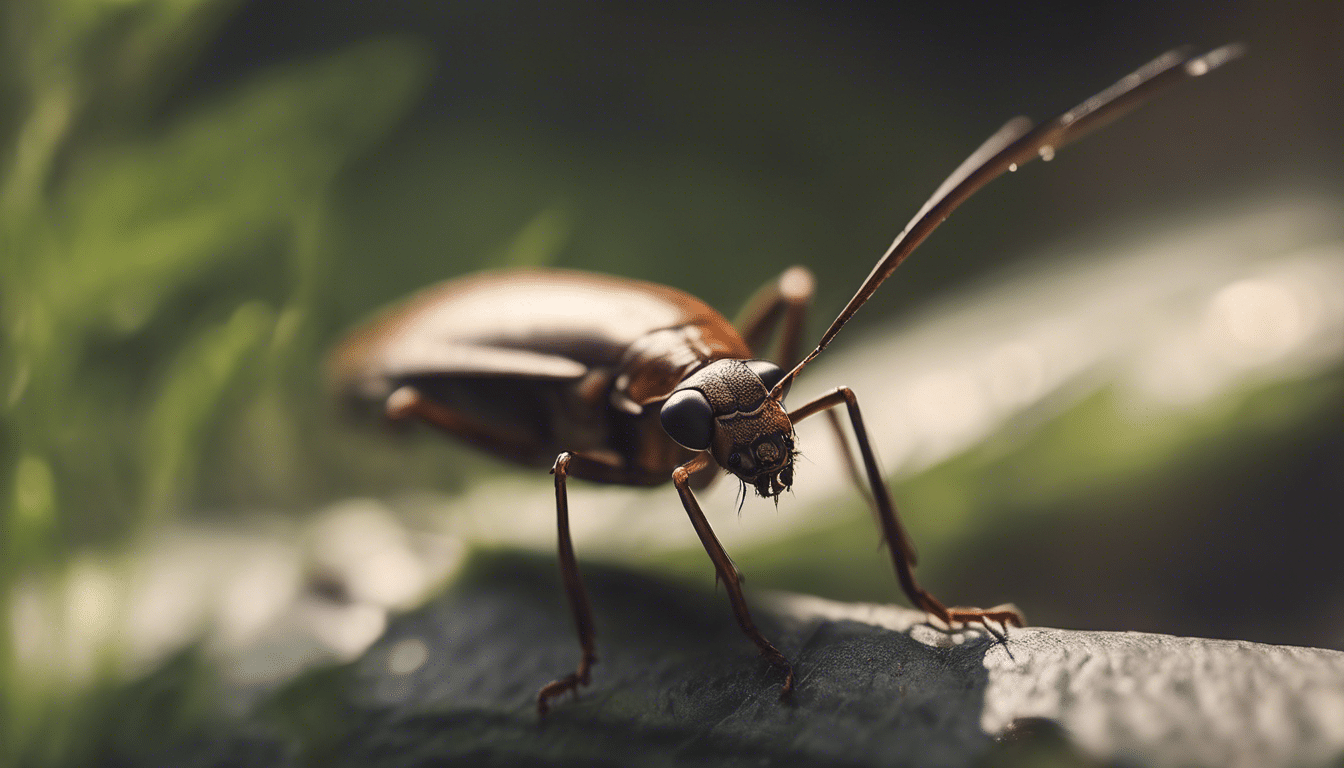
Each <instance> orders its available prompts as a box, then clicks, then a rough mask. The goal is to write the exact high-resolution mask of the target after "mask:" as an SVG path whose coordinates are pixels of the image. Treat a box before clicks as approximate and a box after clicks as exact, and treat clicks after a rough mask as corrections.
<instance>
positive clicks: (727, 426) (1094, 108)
mask: <svg viewBox="0 0 1344 768" xmlns="http://www.w3.org/2000/svg"><path fill="white" fill-rule="evenodd" d="M1240 52H1241V49H1240V47H1239V46H1235V45H1230V46H1224V47H1222V48H1218V49H1215V50H1213V51H1211V52H1209V53H1207V54H1204V55H1202V56H1192V55H1190V53H1189V52H1186V51H1180V50H1178V51H1171V52H1169V53H1166V54H1164V55H1162V56H1160V57H1158V58H1157V59H1154V60H1153V61H1151V62H1149V63H1148V64H1146V65H1144V66H1143V67H1141V68H1140V69H1138V70H1137V71H1135V72H1134V73H1133V74H1130V75H1129V76H1127V77H1125V78H1124V79H1122V80H1120V81H1119V82H1117V83H1116V84H1115V85H1113V86H1111V87H1110V88H1107V89H1106V90H1104V91H1102V92H1101V93H1098V94H1097V95H1095V96H1093V97H1092V98H1090V99H1088V100H1086V101H1084V102H1083V103H1082V104H1080V105H1078V106H1077V107H1075V108H1073V109H1071V110H1069V111H1068V112H1065V113H1063V114H1061V115H1059V116H1057V117H1055V118H1053V119H1051V120H1048V121H1046V122H1044V123H1042V124H1040V125H1039V126H1036V127H1034V128H1033V127H1032V126H1031V124H1030V122H1029V121H1028V120H1027V119H1026V118H1022V117H1018V118H1014V119H1013V120H1010V121H1008V122H1007V123H1006V124H1005V125H1004V126H1003V127H1002V128H1000V129H999V130H998V131H997V132H996V133H995V134H994V135H993V136H991V137H989V139H988V140H987V141H985V143H984V144H982V145H981V146H980V148H979V149H977V150H976V151H975V152H974V153H973V154H971V156H970V157H969V158H967V159H966V161H965V162H963V163H962V164H961V166H960V167H958V168H957V169H956V171H954V172H953V173H952V175H951V176H949V177H948V178H947V180H946V181H944V182H943V183H942V185H941V186H940V187H939V188H938V189H937V191H935V192H934V194H933V196H932V197H930V198H929V200H928V202H926V203H925V204H924V206H923V208H921V209H920V210H919V212H918V213H917V214H915V217H914V218H913V219H912V220H911V221H910V223H909V224H908V225H907V226H906V228H905V229H904V231H902V232H901V234H900V235H898V236H897V237H896V239H895V241H893V242H892V244H891V246H890V247H889V248H888V249H887V251H886V253H885V254H884V255H883V256H882V258H881V259H880V260H879V261H878V262H877V265H876V266H875V267H873V270H872V272H871V273H870V274H869V275H868V277H867V278H866V279H865V280H864V281H863V283H862V284H861V285H860V286H859V289H858V291H857V292H855V294H854V297H853V298H852V299H850V301H849V303H848V304H847V305H845V308H844V309H843V310H841V312H840V314H839V316H837V317H836V319H835V321H834V322H832V323H831V325H830V327H829V328H828V329H827V330H826V332H825V333H824V334H822V337H821V340H820V341H819V342H818V343H817V345H816V347H815V348H814V349H813V350H812V351H811V352H810V353H808V354H807V356H806V357H802V358H801V359H800V358H799V354H798V353H799V350H800V346H799V345H800V342H801V336H802V332H803V320H804V314H805V311H806V308H807V306H808V303H809V300H810V298H811V295H812V290H813V280H812V276H811V274H810V273H809V272H807V271H806V270H805V269H802V268H800V267H794V268H792V269H789V270H787V271H785V272H784V273H783V274H782V275H781V276H780V277H779V278H778V279H776V280H774V281H772V282H771V283H769V284H768V285H767V286H766V287H765V288H763V289H762V290H761V291H759V292H758V293H757V294H756V295H755V296H754V297H753V298H752V299H751V301H750V302H749V303H748V306H747V309H746V310H745V311H744V312H743V314H742V317H743V318H744V319H743V320H742V321H741V324H740V327H734V326H733V325H732V324H731V323H730V322H728V320H726V319H725V318H724V317H723V315H721V314H719V313H718V312H716V311H715V310H713V309H711V308H710V307H709V306H708V305H706V304H705V303H704V302H701V301H700V300H699V299H696V298H694V297H693V296H690V295H689V294H686V293H683V292H681V291H678V290H676V289H674V288H669V287H666V286H661V285H655V284H652V283H646V282H641V281H637V280H629V279H623V278H617V277H609V276H603V275H597V274H587V273H581V272H569V271H561V270H515V271H504V272H494V273H482V274H479V275H476V276H471V277H466V278H461V279H457V280H452V281H449V282H446V283H442V284H440V285H437V286H434V287H431V288H429V289H426V290H425V291H422V292H421V293H419V294H417V295H415V296H414V297H412V298H411V299H409V300H408V301H406V302H404V303H403V304H401V305H399V306H396V307H394V308H392V309H391V310H389V311H387V312H385V313H384V314H383V315H382V316H381V317H379V318H378V319H376V320H375V321H373V322H371V323H369V324H368V325H366V326H364V327H362V328H361V329H359V330H357V331H355V332H354V333H352V334H351V335H350V336H349V337H348V338H347V339H346V340H345V341H344V342H343V343H342V344H341V345H340V346H339V347H338V348H337V349H336V350H335V352H334V353H333V356H332V358H331V368H332V374H333V377H334V381H335V382H336V383H337V385H338V387H339V388H340V389H341V390H342V391H343V392H344V393H345V394H346V395H348V396H352V397H354V398H357V399H362V400H365V401H372V402H374V403H375V404H377V405H378V406H380V407H381V408H382V409H383V410H384V411H385V413H386V414H387V416H388V417H389V418H391V419H392V420H397V421H400V420H406V419H418V420H420V421H422V422H426V423H428V424H431V425H433V426H435V427H439V428H441V429H443V430H446V431H447V432H449V433H451V434H453V435H456V436H457V437H459V438H462V439H464V440H466V441H467V442H469V443H472V444H474V445H475V446H477V447H479V448H481V449H483V450H486V451H489V452H491V453H494V454H496V455H498V456H500V457H503V458H506V459H510V460H513V461H516V462H520V463H523V464H528V465H536V466H549V467H550V468H551V472H552V473H553V474H554V475H555V500H556V520H557V527H558V537H559V560H560V574H561V577H562V581H563V583H564V589H565V593H566V596H567V598H568V602H569V608H570V611H571V612H572V614H573V619H574V624H575V628H576V630H577V633H578V639H579V646H580V656H579V663H578V666H577V668H576V670H575V671H574V672H572V673H570V674H568V675H566V676H564V677H561V678H560V679H558V680H555V681H554V682H551V683H549V684H547V685H545V686H544V687H542V688H541V690H540V691H539V692H538V694H537V710H538V711H539V712H540V713H541V714H545V713H546V711H547V709H548V708H549V704H550V701H551V700H552V699H553V698H555V697H556V696H559V695H561V694H563V693H565V692H567V691H573V692H575V693H576V694H577V692H578V688H579V687H580V686H584V685H587V684H588V682H589V679H590V671H591V669H592V666H593V664H594V663H595V662H596V661H597V656H596V649H595V645H594V636H595V629H594V622H593V612H592V609H591V607H590V605H589V600H588V595H587V592H586V591H585V589H584V586H583V581H582V578H581V577H580V575H579V568H578V565H577V562H576V561H575V557H574V549H573V545H572V543H571V541H570V534H569V505H568V498H567V494H566V483H567V481H568V479H569V478H570V477H577V478H583V479H585V480H593V481H597V482H603V483H618V484H624V485H647V486H653V485H660V484H662V483H664V482H667V481H668V480H669V479H670V480H671V481H672V483H673V485H674V486H675V487H676V489H677V493H678V495H680V497H681V502H682V505H683V506H684V507H685V509H686V514H687V515H688V516H689V517H690V520H691V525H692V526H694V528H695V531H696V533H697V534H698V535H699V537H700V541H701V543H703V544H704V547H705V551H706V552H707V553H708V555H709V559H710V560H711V561H713V563H714V568H715V570H716V571H717V574H718V578H719V580H720V581H721V582H722V583H723V585H724V586H725V588H726V590H727V593H728V600H729V602H730V604H731V606H732V610H733V615H734V616H735V617H736V619H737V623H738V624H739V626H740V627H741V628H742V631H743V632H744V633H746V635H747V637H749V638H750V639H751V640H752V642H754V643H755V644H756V646H757V647H758V648H759V649H760V651H761V653H762V655H764V656H765V658H766V659H767V660H768V661H769V662H770V663H771V664H772V665H774V666H775V667H777V668H778V669H779V670H780V672H781V673H782V675H783V677H784V682H783V686H782V688H781V690H780V696H781V698H783V697H787V696H788V695H789V693H790V691H792V689H793V681H794V677H793V669H792V667H791V666H790V664H789V662H788V660H787V659H785V658H784V655H783V654H781V653H780V652H779V650H778V649H776V648H775V646H774V645H772V644H771V643H770V641H769V640H767V639H766V638H765V637H764V636H763V635H762V634H761V633H760V631H758V630H757V628H756V626H755V624H754V623H753V621H752V618H751V613H750V611H749V610H748V608H747V602H746V599H745V598H744V597H743V593H742V587H741V579H740V577H739V574H738V571H737V569H736V568H735V567H734V566H733V563H732V561H731V560H729V558H728V555H727V553H725V552H724V549H723V547H722V546H721V545H720V544H719V541H718V539H717V537H716V536H715V535H714V532H713V530H712V529H711V528H710V526H709V522H708V521H707V520H706V519H705V515H704V513H703V512H702V511H701V509H700V505H699V503H698V502H697V501H696V498H695V494H694V489H696V488H700V487H702V486H703V485H704V484H707V483H708V482H709V481H710V480H711V479H712V478H713V476H714V474H715V470H716V465H717V467H720V468H722V469H725V470H727V471H728V472H730V473H732V474H733V475H736V476H737V477H738V478H739V479H740V480H741V482H743V483H744V484H745V485H750V486H751V487H753V488H754V489H755V490H756V492H757V493H758V494H759V495H761V496H763V497H770V498H775V499H778V497H779V495H780V494H781V493H782V492H783V491H785V490H787V489H788V488H789V487H790V486H791V485H792V484H793V472H794V468H793V464H794V456H795V449H794V434H793V425H794V424H796V423H798V422H799V421H801V420H803V419H806V418H808V417H810V416H814V415H816V414H819V413H823V412H824V413H827V414H829V416H830V422H831V424H832V425H833V426H834V428H835V429H836V430H837V431H838V430H840V429H841V422H840V420H839V419H838V418H837V417H836V413H837V411H836V410H832V409H839V408H840V407H841V406H843V407H844V409H845V412H846V413H847V415H848V417H849V423H850V426H851V428H852V429H853V432H854V436H855V438H856V442H857V445H858V447H859V453H860V457H861V460H862V467H863V472H864V475H865V476H866V482H867V485H868V491H869V493H868V494H862V487H860V492H861V495H866V497H867V498H868V500H869V502H870V503H871V504H872V505H873V507H874V508H875V512H876V516H877V519H878V522H879V526H880V528H881V536H882V540H883V541H884V542H885V543H886V546H887V549H888V550H889V552H890V555H891V560H892V564H893V565H894V566H895V570H896V577H897V580H898V581H899V583H900V585H901V589H902V590H903V591H904V592H905V594H906V596H907V597H908V598H909V599H910V600H911V602H912V603H914V605H915V606H917V607H918V608H920V609H922V610H924V611H927V612H928V613H929V614H932V615H933V616H936V617H937V618H938V619H940V620H941V621H943V622H945V623H947V624H949V625H951V624H954V623H959V622H971V621H978V622H990V621H994V622H1000V623H1003V624H1005V625H1006V624H1018V625H1020V624H1021V623H1022V619H1021V616H1020V615H1019V614H1018V613H1017V612H1016V611H1015V610H1013V609H1011V608H1006V607H1005V608H997V609H988V610H986V609H980V608H956V607H954V608H948V607H945V606H944V605H943V604H942V603H941V602H939V601H938V600H937V599H936V598H935V597H934V596H933V595H931V594H930V593H929V592H928V591H926V590H925V589H924V588H923V587H921V586H920V585H919V582H918V581H916V579H915V575H914V566H915V551H914V547H913V546H912V545H911V543H910V539H909V537H908V536H907V535H906V533H905V530H904V528H903V527H902V525H901V521H900V518H899V517H898V516H897V512H896V506H895V504H893V503H892V500H891V496H890V493H889V491H888V490H887V486H886V483H885V482H884V481H883V478H882V474H881V471H880V469H879V467H878V464H877V461H876V459H875V458H874V455H873V450H872V447H871V445H870V443H869V439H868V433H867V431H866V429H865V428H864V424H863V416H862V413H861V411H860V408H859V402H858V399H857V398H856V396H855V394H854V392H852V391H850V390H849V389H848V388H846V387H839V388H837V389H835V390H834V391H832V392H830V393H829V394H826V395H823V396H821V397H819V398H817V399H815V400H812V401H811V402H808V403H804V404H802V405H800V406H798V407H796V408H794V409H792V410H787V409H785V407H784V397H785V395H786V394H787V393H788V390H789V385H790V383H791V382H792V381H793V379H794V377H795V376H797V375H798V373H799V372H800V371H801V370H802V369H803V368H804V367H805V366H806V365H807V364H808V363H810V362H812V360H814V359H815V358H816V357H817V355H819V354H820V353H821V351H822V350H824V349H825V348H826V347H827V345H829V344H830V343H831V341H832V340H834V338H835V336H836V334H838V333H839V332H840V329H841V328H842V327H844V325H845V323H847V322H848V321H849V319H850V318H851V317H853V316H854V314H855V312H857V311H858V310H859V308H860V307H861V306H863V304H864V302H866V301H868V299H869V298H870V297H872V295H873V293H874V292H875V291H876V290H877V288H878V286H879V285H881V284H882V282H883V281H884V280H886V279H887V277H889V276H890V275H891V273H892V272H893V271H894V270H895V269H896V268H897V267H898V266H899V265H900V264H901V262H902V261H903V260H904V259H905V258H906V257H907V256H909V255H910V253H911V252H912V251H914V249H915V248H916V247H917V246H918V245H919V244H920V243H921V242H923V240H924V239H925V238H926V237H928V235H929V234H930V233H931V232H932V231H933V230H934V229H935V228H936V227H937V226H938V225H939V224H941V223H942V222H943V220H944V219H946V218H947V217H948V215H949V214H950V213H951V212H952V211H953V210H954V209H955V208H956V207H957V206H958V205H960V204H961V203H962V202H963V201H965V200H966V199H967V198H969V197H970V196H971V195H973V194H974V193H975V192H976V191H978V190H979V189H980V188H981V187H983V186H984V185H985V184H987V183H989V182H990V181H991V180H992V179H994V178H996V177H998V176H999V175H1000V174H1002V173H1003V172H1004V171H1008V170H1016V169H1017V168H1018V167H1019V166H1022V165H1024V164H1026V163H1028V162H1030V161H1031V160H1033V159H1035V158H1037V157H1047V158H1048V157H1051V156H1053V154H1054V153H1055V151H1057V150H1058V149H1060V148H1061V147H1063V146H1064V145H1066V144H1068V143H1070V142H1072V141H1075V140H1077V139H1078V138H1080V137H1082V136H1083V135H1085V134H1087V133H1088V132H1090V131H1092V130H1095V129H1096V128H1099V127H1101V126H1102V125H1104V124H1106V123H1108V122H1110V121H1111V120H1114V119H1116V118H1118V117H1120V116H1121V115H1123V114H1125V113H1126V112H1128V111H1129V110H1131V109H1133V108H1134V107H1136V106H1138V105H1139V104H1140V103H1142V102H1143V101H1145V100H1147V99H1148V98H1150V97H1151V96H1152V95H1153V94H1155V93H1157V92H1158V91H1160V90H1162V89H1164V88H1165V87H1167V86H1169V85H1171V84H1173V83H1176V82H1179V81H1182V80H1185V79H1189V78H1194V77H1199V76H1201V75H1203V74H1205V73H1206V72H1209V71H1210V70H1212V69H1214V68H1216V67H1218V66H1220V65H1221V64H1223V63H1224V62H1226V61H1228V60H1230V59H1232V58H1235V57H1237V56H1238V55H1239V54H1240ZM781 323H782V328H780V329H779V339H778V342H777V345H776V347H777V353H776V356H775V360H776V362H770V361H768V360H765V359H762V358H761V357H760V354H761V347H762V346H764V344H765V342H766V341H767V340H768V338H769V337H770V336H771V335H772V333H773V332H774V331H775V330H776V329H777V328H778V327H779V326H780V324H781ZM841 445H842V446H845V447H844V451H845V453H846V458H847V460H848V462H849V465H850V466H851V467H855V466H856V465H855V463H854V460H853V457H852V456H850V455H849V450H850V449H849V448H848V443H847V442H846V441H845V440H843V439H842V440H841ZM853 475H854V477H855V479H856V481H857V482H859V483H860V486H862V483H863V479H862V478H860V476H859V474H858V472H857V470H856V471H855V472H854V473H853Z"/></svg>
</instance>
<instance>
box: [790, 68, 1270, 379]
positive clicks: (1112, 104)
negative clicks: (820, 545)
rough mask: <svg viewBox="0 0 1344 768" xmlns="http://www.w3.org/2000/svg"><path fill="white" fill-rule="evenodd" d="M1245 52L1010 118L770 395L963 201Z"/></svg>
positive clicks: (1141, 73) (1133, 78)
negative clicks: (1037, 114)
mask: <svg viewBox="0 0 1344 768" xmlns="http://www.w3.org/2000/svg"><path fill="white" fill-rule="evenodd" d="M1244 51H1245V48H1244V47H1243V46H1242V45H1240V44H1238V43H1233V44H1230V45H1224V46H1222V47H1221V48H1215V49H1214V50H1212V51H1209V52H1208V53H1206V54H1204V55H1203V56H1193V55H1191V53H1190V51H1189V49H1184V48H1178V49H1176V50H1173V51H1168V52H1166V53H1164V54H1162V55H1161V56H1158V57H1157V58H1156V59H1153V60H1152V61H1150V62H1148V63H1147V64H1144V65H1143V66H1142V67H1139V68H1138V69H1137V70H1135V71H1134V72H1133V73H1132V74H1130V75H1128V76H1126V77H1124V78H1123V79H1121V80H1120V81H1119V82H1117V83H1116V84H1115V85H1112V86H1111V87H1110V88H1107V89H1106V90H1104V91H1102V92H1101V93H1098V94H1097V95H1095V96H1093V97H1092V98H1090V99H1088V100H1087V101H1084V102H1083V103H1082V104H1079V105H1078V106H1076V107H1074V108H1073V109H1070V110H1069V111H1068V112H1065V113H1063V114H1062V115H1059V116H1058V117H1055V118H1054V119H1052V120H1047V121H1045V122H1044V123H1041V124H1040V125H1038V126H1036V127H1035V128H1032V127H1031V121H1030V120H1028V119H1027V118H1025V117H1015V118H1013V119H1012V120H1009V121H1008V122H1007V123H1005V124H1004V126H1003V127H1002V128H1000V129H999V130H998V131H996V132H995V133H994V135H993V136H990V137H989V139H987V140H986V141H985V143H984V144H981V145H980V148H979V149H977V150H975V152H973V153H972V154H971V156H970V157H968V158H966V160H965V162H963V163H962V164H961V165H960V166H958V167H957V170H955V171H953V172H952V175H951V176H948V177H947V180H946V181H944V182H943V183H942V184H941V185H940V186H939V187H938V190H937V191H936V192H934V193H933V196H932V197H930V198H929V200H928V202H926V203H924V207H922V208H920V209H919V213H916V214H915V217H914V218H913V219H911V220H910V223H909V224H907V225H905V229H904V230H902V231H901V234H899V235H897V236H896V239H895V240H894V241H892V243H891V246H890V247H889V248H887V252H886V253H885V254H883V256H882V258H881V259H880V260H878V262H877V266H875V267H873V271H872V272H870V273H869V274H868V277H867V279H865V280H864V281H863V284H862V285H860V286H859V290H858V291H856V292H855V293H854V298H852V299H850V300H849V303H848V304H846V305H845V308H844V309H843V310H841V312H840V315H839V316H838V317H836V318H835V322H833V323H831V327H830V328H827V329H826V333H824V334H822V336H821V341H820V342H819V343H818V344H817V348H816V349H814V350H812V351H811V352H810V353H809V354H808V355H807V357H805V358H803V360H802V361H801V362H799V363H798V365H796V366H794V368H793V370H791V371H789V373H788V375H786V376H785V377H784V378H783V379H782V380H780V382H779V383H778V384H776V385H775V386H774V388H773V389H771V390H770V397H772V398H774V399H776V400H777V399H779V398H780V396H781V395H782V394H783V392H784V388H785V387H786V386H788V384H789V382H791V381H792V380H793V378H794V377H795V376H797V375H798V372H799V371H801V370H802V369H803V367H804V366H806V365H807V364H808V363H810V362H812V360H813V359H815V358H816V356H817V355H819V354H821V351H822V350H823V349H825V348H826V346H827V345H828V344H830V343H831V340H832V339H834V338H835V336H836V334H838V333H840V329H841V328H843V327H844V326H845V323H847V322H849V319H850V318H851V317H853V316H854V313H856V312H858V311H859V307H862V306H863V304H864V302H866V301H868V299H869V298H871V297H872V295H873V293H875V292H876V291H877V287H878V286H879V285H881V284H882V281H884V280H886V279H887V278H888V277H890V276H891V273H892V272H895V271H896V268H897V267H899V266H900V265H901V262H902V261H905V257H907V256H909V255H910V254H911V253H912V252H913V251H914V250H915V249H916V248H918V247H919V244H920V243H922V242H924V239H925V238H926V237H928V236H929V234H930V233H932V232H933V230H935V229H937V228H938V225H939V224H942V223H943V220H944V219H946V218H947V217H948V216H949V215H951V214H952V211H954V210H956V208H957V206H959V205H961V204H962V203H963V202H965V201H966V200H967V199H968V198H969V197H970V196H971V195H974V194H975V193H976V192H978V191H980V188H981V187H984V186H985V185H986V184H988V183H989V182H991V181H993V180H994V179H995V178H998V176H1000V175H1001V174H1002V173H1003V172H1004V171H1008V170H1012V171H1015V170H1017V169H1018V167H1020V166H1022V165H1026V164H1027V163H1029V162H1031V161H1032V160H1034V159H1036V158H1037V157H1042V158H1045V159H1047V160H1049V159H1051V158H1053V157H1054V155H1055V152H1056V151H1057V150H1059V149H1060V148H1062V147H1064V146H1065V145H1067V144H1069V143H1070V142H1073V141H1077V140H1078V139H1080V138H1082V137H1083V136H1086V135H1087V134H1088V133H1091V132H1092V131H1094V130H1096V129H1098V128H1101V127H1102V126H1104V125H1106V124H1107V123H1110V122H1111V121H1112V120H1115V119H1117V118H1119V117H1121V116H1123V115H1125V114H1127V113H1128V112H1130V110H1132V109H1134V108H1135V107H1137V106H1139V105H1140V104H1142V103H1143V102H1145V101H1147V100H1148V99H1150V98H1152V97H1153V96H1154V95H1156V94H1157V93H1159V92H1161V91H1162V90H1164V89H1166V88H1167V87H1169V86H1171V85H1174V84H1175V83H1178V82H1181V81H1183V80H1188V79H1191V78H1195V77H1200V76H1201V75H1204V74H1207V73H1208V72H1211V71H1212V70H1214V69H1216V68H1218V67H1220V66H1222V65H1223V64H1225V63H1227V62H1228V61H1231V60H1232V59H1235V58H1237V57H1239V56H1241V54H1242V53H1243V52H1244Z"/></svg>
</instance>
